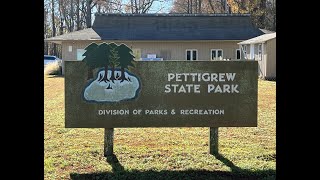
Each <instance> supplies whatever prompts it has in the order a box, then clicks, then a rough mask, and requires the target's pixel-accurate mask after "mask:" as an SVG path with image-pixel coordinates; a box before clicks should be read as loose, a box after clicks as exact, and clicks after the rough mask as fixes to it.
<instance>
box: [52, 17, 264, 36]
mask: <svg viewBox="0 0 320 180" xmlns="http://www.w3.org/2000/svg"><path fill="white" fill-rule="evenodd" d="M92 30H93V31H94V32H95V33H96V34H97V35H98V36H99V37H100V38H101V40H246V39H250V38H253V37H256V36H259V35H262V34H264V33H263V32H262V31H261V30H259V29H258V28H256V27H254V26H253V25H252V22H251V19H250V15H249V14H96V17H95V21H94V23H93V26H92ZM69 34H70V35H71V34H73V33H69ZM87 36H88V35H87ZM58 37H59V36H57V37H53V38H52V39H51V40H54V39H57V40H58ZM94 37H95V38H97V37H96V35H94ZM73 38H74V39H75V40H76V39H79V40H81V39H83V38H80V37H78V38H77V37H73ZM63 39H66V40H67V39H68V40H69V39H70V38H68V35H67V34H65V37H63ZM47 40H50V39H47ZM60 40H62V39H60Z"/></svg>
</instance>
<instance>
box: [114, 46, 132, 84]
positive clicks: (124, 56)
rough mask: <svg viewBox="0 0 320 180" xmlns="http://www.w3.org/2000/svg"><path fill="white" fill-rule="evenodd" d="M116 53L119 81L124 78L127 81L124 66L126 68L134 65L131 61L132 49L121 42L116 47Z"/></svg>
mask: <svg viewBox="0 0 320 180" xmlns="http://www.w3.org/2000/svg"><path fill="white" fill-rule="evenodd" d="M118 53H119V54H120V58H119V61H120V66H121V77H120V79H121V82H123V81H124V80H126V81H128V79H127V78H126V77H125V71H124V70H125V68H127V69H128V67H129V66H134V64H133V63H132V62H133V60H134V56H133V55H132V53H133V52H132V49H130V48H129V47H128V46H127V45H125V44H121V45H120V46H119V47H118Z"/></svg>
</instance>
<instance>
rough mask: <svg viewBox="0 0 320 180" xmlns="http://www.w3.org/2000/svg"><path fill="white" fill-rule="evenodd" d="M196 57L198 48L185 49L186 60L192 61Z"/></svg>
mask: <svg viewBox="0 0 320 180" xmlns="http://www.w3.org/2000/svg"><path fill="white" fill-rule="evenodd" d="M197 59H198V50H196V49H187V50H186V60H187V61H194V60H197Z"/></svg>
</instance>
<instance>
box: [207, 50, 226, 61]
mask: <svg viewBox="0 0 320 180" xmlns="http://www.w3.org/2000/svg"><path fill="white" fill-rule="evenodd" d="M213 50H214V51H216V55H217V56H218V51H219V50H221V52H222V59H221V60H223V49H211V50H210V59H211V61H213V59H212V51H213ZM217 58H219V57H217ZM217 60H220V59H217Z"/></svg>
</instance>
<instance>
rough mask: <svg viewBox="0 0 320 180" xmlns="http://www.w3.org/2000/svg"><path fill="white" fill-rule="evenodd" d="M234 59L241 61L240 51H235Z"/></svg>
mask: <svg viewBox="0 0 320 180" xmlns="http://www.w3.org/2000/svg"><path fill="white" fill-rule="evenodd" d="M236 59H237V60H239V59H241V51H240V49H236Z"/></svg>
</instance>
